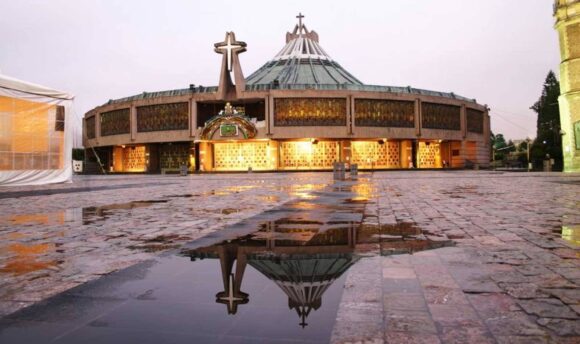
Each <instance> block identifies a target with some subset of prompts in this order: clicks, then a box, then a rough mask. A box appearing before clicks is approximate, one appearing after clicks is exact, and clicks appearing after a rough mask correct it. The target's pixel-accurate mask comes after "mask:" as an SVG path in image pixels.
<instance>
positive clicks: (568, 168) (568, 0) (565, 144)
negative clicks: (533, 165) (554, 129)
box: [554, 0, 580, 172]
mask: <svg viewBox="0 0 580 344" xmlns="http://www.w3.org/2000/svg"><path fill="white" fill-rule="evenodd" d="M554 16H555V18H556V26H555V27H556V30H557V31H558V35H559V38H560V55H561V64H560V92H561V96H560V98H559V99H558V102H559V105H560V125H561V129H562V131H561V134H562V150H563V155H564V171H565V172H580V1H578V0H556V2H555V6H554Z"/></svg>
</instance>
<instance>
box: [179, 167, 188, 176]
mask: <svg viewBox="0 0 580 344" xmlns="http://www.w3.org/2000/svg"><path fill="white" fill-rule="evenodd" d="M179 175H180V176H182V177H183V176H187V165H181V166H180V167H179Z"/></svg>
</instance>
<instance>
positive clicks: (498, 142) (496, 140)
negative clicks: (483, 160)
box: [491, 133, 507, 161]
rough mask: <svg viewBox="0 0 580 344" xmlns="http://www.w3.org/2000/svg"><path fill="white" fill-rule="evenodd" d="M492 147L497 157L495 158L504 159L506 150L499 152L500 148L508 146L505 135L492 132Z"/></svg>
mask: <svg viewBox="0 0 580 344" xmlns="http://www.w3.org/2000/svg"><path fill="white" fill-rule="evenodd" d="M491 147H492V148H493V149H492V150H493V151H494V152H495V157H494V159H493V160H496V161H498V160H503V158H504V155H505V154H504V153H505V152H504V150H501V151H499V152H498V150H499V149H502V148H505V147H507V143H506V142H505V137H504V136H503V134H497V135H494V134H493V133H491Z"/></svg>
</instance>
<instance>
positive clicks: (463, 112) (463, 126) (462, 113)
mask: <svg viewBox="0 0 580 344" xmlns="http://www.w3.org/2000/svg"><path fill="white" fill-rule="evenodd" d="M459 122H460V125H461V136H462V137H463V138H464V139H465V138H466V137H467V109H466V108H465V104H461V110H460V112H459Z"/></svg>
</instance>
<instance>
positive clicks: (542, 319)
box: [0, 171, 580, 343]
mask: <svg viewBox="0 0 580 344" xmlns="http://www.w3.org/2000/svg"><path fill="white" fill-rule="evenodd" d="M282 219H283V220H284V221H281V220H282ZM264 223H271V224H274V225H275V226H279V227H280V228H286V229H288V227H283V226H290V225H291V226H295V227H292V228H293V229H294V230H295V231H296V232H297V231H298V229H299V230H302V232H304V231H307V230H311V231H316V230H319V231H320V230H321V228H322V227H324V228H325V231H328V233H334V232H333V231H337V233H340V232H341V231H347V232H348V233H349V234H348V245H347V246H348V249H347V251H344V252H342V251H341V252H340V257H338V258H336V257H335V256H332V257H334V258H332V259H335V261H342V262H343V268H341V269H338V268H337V270H336V271H335V272H334V274H335V275H334V277H333V278H332V279H331V280H332V281H331V282H330V284H329V285H327V286H326V287H327V288H328V289H325V290H323V292H324V294H323V295H322V303H321V304H320V303H318V304H316V305H315V306H314V308H313V309H312V310H309V311H308V312H309V313H308V314H306V316H307V317H308V318H307V317H306V316H304V313H300V311H299V312H298V313H299V315H300V316H303V319H302V321H301V323H300V324H301V326H297V324H298V321H299V319H298V316H296V312H295V311H294V310H291V309H289V308H292V309H296V310H297V311H298V310H299V307H295V305H293V304H292V303H291V302H290V303H289V301H288V298H286V299H283V298H280V297H278V296H276V295H279V294H280V293H281V292H280V290H279V289H280V288H283V286H284V284H283V283H282V284H280V283H278V286H279V287H280V288H278V287H276V286H275V285H274V284H272V283H269V282H268V280H277V279H276V277H274V276H273V275H270V274H269V272H267V273H265V271H270V272H271V270H268V269H271V268H272V265H268V264H270V263H269V261H268V260H267V259H266V258H264V252H262V251H260V252H259V253H255V252H256V245H254V244H251V242H250V243H248V240H250V239H247V238H249V237H247V235H251V239H252V240H271V239H272V235H274V234H272V233H271V232H268V231H267V230H258V228H262V227H260V226H262V224H264ZM296 228H298V229H296ZM275 231H276V230H274V232H275ZM282 231H283V230H282ZM0 236H1V238H2V240H1V241H0V277H1V279H0V315H1V316H3V318H2V319H1V320H0V342H3V343H4V342H7V343H12V342H14V343H26V342H39V338H42V341H43V342H50V341H53V342H56V343H64V342H81V341H82V342H85V343H92V342H94V343H99V342H102V343H105V342H107V343H109V342H114V341H115V340H116V341H118V342H123V343H131V342H140V343H143V342H171V343H181V342H183V343H185V342H188V343H192V342H224V343H225V342H228V343H231V342H264V343H276V342H279V343H290V342H298V343H319V342H333V343H347V342H353V343H355V342H361V343H363V342H369V343H439V342H441V343H577V342H579V341H580V320H579V319H578V317H579V316H580V291H579V286H580V268H579V267H580V259H579V258H580V251H579V245H580V174H560V173H511V172H494V171H411V172H409V171H404V172H403V171H401V172H374V173H361V174H360V175H359V177H358V178H357V179H356V180H347V181H340V182H334V181H333V180H332V174H331V173H276V174H269V173H268V174H266V173H250V174H216V175H192V176H187V177H179V176H175V175H168V176H160V175H141V176H126V175H115V176H76V177H75V179H74V182H73V183H72V184H62V185H51V186H35V187H12V188H2V189H0ZM336 237H337V236H336V235H334V236H333V235H330V234H329V235H326V237H325V240H326V241H325V243H324V245H330V244H329V242H331V243H333V245H335V246H333V247H339V246H336V243H334V241H333V240H336ZM240 238H241V239H240ZM264 238H266V239H264ZM290 239H291V240H290ZM278 240H281V239H280V238H278ZM283 240H286V241H287V242H290V241H292V240H293V241H294V242H300V243H302V244H299V245H295V246H300V247H301V248H300V255H303V256H304V255H306V254H307V253H306V251H304V250H303V249H304V247H305V246H309V245H310V244H307V243H312V242H314V241H316V240H318V239H316V237H308V238H299V239H297V238H296V236H293V237H291V238H289V237H284V238H283ZM283 240H282V241H283ZM250 241H251V240H250ZM271 242H275V240H274V241H271ZM212 245H213V246H212ZM216 245H217V246H216ZM220 245H221V246H220ZM324 245H320V247H322V249H321V250H323V248H324ZM233 246H235V247H236V250H241V248H243V249H246V250H248V249H251V250H253V251H252V252H254V253H252V254H254V255H256V254H258V255H259V256H260V257H261V259H262V260H261V261H259V262H257V261H254V262H253V263H249V264H250V265H251V266H252V268H251V269H248V270H247V271H246V274H245V275H244V276H245V277H244V281H243V282H241V277H240V281H239V283H241V289H242V290H243V291H244V292H245V293H247V294H249V301H248V297H247V295H246V294H245V293H241V291H240V288H239V287H238V288H237V289H236V288H235V287H232V285H230V288H229V289H228V287H227V280H228V278H229V277H228V276H227V275H228V274H226V275H224V276H226V277H225V279H224V288H225V289H224V290H226V291H228V290H229V291H230V292H231V291H232V290H234V291H237V292H238V295H237V296H236V295H234V294H235V293H234V294H232V295H229V296H228V295H225V294H224V295H221V294H218V295H216V293H215V292H216V291H219V290H218V289H219V288H221V284H222V283H221V280H220V279H219V273H218V272H219V269H220V268H219V264H217V261H213V263H216V264H217V265H216V264H214V265H215V267H216V268H215V270H216V273H215V276H217V277H216V281H217V282H215V281H211V282H210V281H203V280H204V278H205V279H210V278H209V277H207V276H209V275H207V271H206V270H205V269H206V268H205V267H207V266H209V264H213V263H212V260H207V259H205V260H202V261H198V260H196V259H197V258H199V257H202V258H216V257H217V256H218V255H219V257H220V262H222V273H223V262H224V261H227V260H224V259H223V255H220V254H221V253H220V252H222V253H223V252H226V251H227V250H229V249H230V248H231V247H233ZM280 246H283V245H280ZM303 246H304V247H303ZM208 247H209V248H210V249H208ZM212 247H215V249H213V248H212ZM317 247H318V246H317ZM269 248H270V249H271V250H272V251H275V248H274V247H272V246H269ZM280 249H283V247H282V248H280ZM339 249H340V250H342V247H339ZM224 250H225V251H224ZM214 252H217V253H214ZM280 252H284V253H283V254H285V255H288V254H289V253H288V251H280ZM337 253H338V252H331V251H330V250H328V251H324V252H323V251H320V252H319V254H317V255H316V258H317V259H318V260H320V261H325V259H326V260H328V259H330V258H329V257H330V255H333V254H337ZM308 254H310V253H308ZM188 256H189V257H188ZM310 256H313V255H312V254H310ZM310 256H309V257H310ZM185 258H188V259H185ZM189 258H191V260H195V262H194V263H191V262H190V261H189V260H190V259H189ZM341 259H342V260H341ZM278 260H279V259H278ZM277 262H278V261H277ZM278 263H279V262H278ZM196 264H197V265H196ZM237 264H238V265H239V259H238V263H237ZM204 266H205V267H204ZM231 268H232V267H231V266H230V270H231ZM212 269H213V268H212ZM227 271H229V270H227ZM236 271H237V270H236ZM257 271H259V272H261V273H262V274H259V273H257ZM169 272H171V273H169ZM242 272H243V270H242ZM234 275H238V273H237V272H236V273H235V274H232V276H234ZM242 275H243V274H242ZM199 276H202V278H200V277H199ZM203 276H206V277H203ZM212 276H214V275H212ZM264 276H266V277H267V278H265V277H264ZM196 279H199V280H200V281H199V282H196V283H197V284H196V286H195V288H197V289H195V288H194V287H192V288H185V287H184V285H185V284H187V283H189V282H184V281H194V280H196ZM135 280H138V282H134V281H135ZM128 281H129V282H128ZM196 281H197V280H196ZM218 282H219V283H218ZM127 283H129V284H127ZM204 283H205V284H204ZM215 283H217V284H215ZM232 283H236V282H232ZM270 284H271V285H272V286H270ZM128 285H130V286H128ZM216 288H218V289H216ZM194 290H195V291H194ZM201 294H203V295H206V294H207V297H206V298H205V299H204V300H201V297H200V296H199V295H201ZM226 294H227V293H226ZM280 295H283V296H284V294H280ZM227 297H230V299H228V300H232V299H235V298H236V297H237V298H238V299H243V300H239V304H237V311H238V313H237V314H229V315H228V313H232V308H231V304H230V305H228V307H229V308H228V312H226V311H225V308H224V305H222V304H218V303H216V302H219V301H220V300H221V298H223V299H224V300H225V299H227ZM284 297H286V296H284ZM216 298H217V300H216ZM260 298H263V300H262V301H260ZM73 301H74V302H73ZM147 302H150V303H149V304H146V303H147ZM151 302H152V303H151ZM196 302H197V303H196ZM246 303H247V304H246ZM144 305H145V306H144ZM151 305H156V306H151ZM194 305H195V306H194ZM200 305H201V306H200ZM217 306H220V307H221V308H220V312H219V314H217V311H216V315H215V316H213V315H212V314H213V313H212V312H214V308H213V307H217ZM198 308H200V309H204V310H206V311H204V312H205V313H204V312H202V313H200V314H205V316H206V317H207V318H208V319H213V320H212V323H214V324H220V326H219V327H218V326H217V325H216V326H215V329H214V328H213V326H209V327H211V328H208V326H202V327H201V328H199V329H197V327H196V326H193V325H192V324H191V323H187V322H185V321H184V319H186V318H187V317H190V318H191V319H193V320H192V322H196V323H200V322H203V316H197V315H196V314H197V313H195V312H201V311H199V309H198ZM222 308H223V309H222ZM196 309H197V310H196ZM124 312H125V313H124ZM292 312H294V313H292ZM233 313H236V312H235V311H233ZM124 314H125V316H123V315H124ZM127 314H130V316H127ZM269 314H270V316H268V315H269ZM287 314H292V318H289V316H290V315H287ZM182 315H183V316H182ZM287 317H288V318H287ZM127 318H131V319H132V321H127V320H126V319H127ZM268 318H271V319H274V320H273V321H274V324H275V325H271V327H269V328H270V329H272V330H271V331H266V330H264V327H266V326H265V325H264V324H261V323H262V322H266V321H268V320H271V319H268ZM294 318H296V319H295V320H296V321H294ZM306 318H307V320H308V321H306V320H305V319H306ZM224 319H225V320H224ZM241 319H246V320H241ZM248 319H249V320H248ZM276 319H278V320H277V321H276ZM289 319H291V320H289ZM307 322H308V324H306V323H307ZM156 324H163V326H164V327H163V328H156V327H155V326H156ZM242 325H243V326H242ZM252 328H255V330H252ZM188 329H189V330H188ZM194 329H195V331H194ZM243 329H248V330H247V332H244V330H243ZM214 330H215V333H214V332H211V331H214ZM159 336H161V337H159ZM111 338H114V339H115V340H113V341H111ZM143 338H149V339H148V341H147V340H145V341H143ZM159 338H163V340H159ZM196 340H197V341H196Z"/></svg>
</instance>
